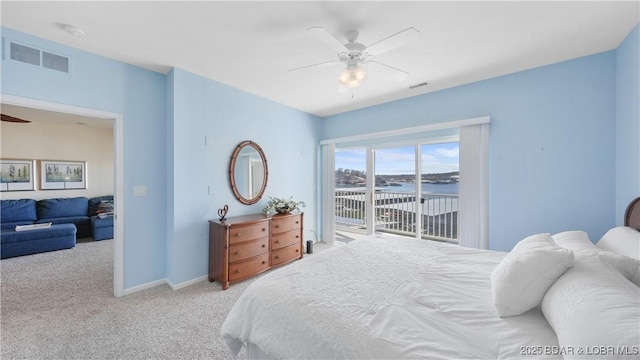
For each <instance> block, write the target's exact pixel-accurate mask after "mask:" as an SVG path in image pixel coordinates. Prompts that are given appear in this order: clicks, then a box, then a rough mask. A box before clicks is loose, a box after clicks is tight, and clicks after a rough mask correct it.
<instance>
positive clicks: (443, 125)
mask: <svg viewBox="0 0 640 360" xmlns="http://www.w3.org/2000/svg"><path fill="white" fill-rule="evenodd" d="M490 122H491V119H490V118H489V116H481V117H477V118H471V119H464V120H454V121H446V122H440V123H435V124H427V125H421V126H414V127H409V128H402V129H395V130H387V131H380V132H374V133H369V134H361V135H352V136H345V137H340V138H334V139H327V140H321V141H320V145H326V144H336V143H341V142H350V141H360V140H369V139H376V138H382V137H391V136H399V135H408V134H413V133H417V132H426V131H435V130H444V129H453V128H459V127H462V126H468V125H478V124H488V123H490Z"/></svg>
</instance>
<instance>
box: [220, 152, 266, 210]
mask: <svg viewBox="0 0 640 360" xmlns="http://www.w3.org/2000/svg"><path fill="white" fill-rule="evenodd" d="M246 147H253V148H254V149H255V150H256V151H257V152H258V154H259V155H260V158H261V160H262V167H263V170H264V171H263V176H262V186H261V187H260V191H258V193H257V194H256V195H255V196H254V197H252V198H250V199H248V198H246V197H244V195H243V194H242V193H240V191H239V190H238V184H237V182H236V176H235V169H236V161H237V160H238V156H239V154H240V151H242V149H244V148H246ZM268 179H269V169H268V168H267V157H266V156H265V155H264V151H262V148H261V147H260V146H259V145H258V144H256V143H254V142H253V141H248V140H247V141H243V142H241V143H240V144H238V146H236V148H235V150H233V154H231V161H230V162H229V183H230V184H231V190H232V191H233V195H235V197H236V199H238V201H240V202H241V203H243V204H245V205H252V204H255V203H257V202H258V201H260V199H261V198H262V196H263V195H264V191H265V190H266V188H267V180H268ZM249 195H250V194H249Z"/></svg>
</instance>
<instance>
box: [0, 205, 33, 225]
mask: <svg viewBox="0 0 640 360" xmlns="http://www.w3.org/2000/svg"><path fill="white" fill-rule="evenodd" d="M0 203H1V204H2V207H1V210H0V211H1V213H0V221H2V223H3V224H4V223H22V224H17V225H25V224H29V222H31V223H33V222H34V221H36V219H37V218H38V217H37V214H36V201H35V200H33V199H20V200H0ZM13 227H15V225H14V226H13Z"/></svg>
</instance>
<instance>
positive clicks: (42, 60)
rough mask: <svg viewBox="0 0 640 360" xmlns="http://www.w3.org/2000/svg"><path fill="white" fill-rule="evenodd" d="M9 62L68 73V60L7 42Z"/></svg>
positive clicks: (64, 57)
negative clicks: (13, 61)
mask: <svg viewBox="0 0 640 360" xmlns="http://www.w3.org/2000/svg"><path fill="white" fill-rule="evenodd" d="M9 54H10V55H9V57H10V58H11V60H15V61H20V62H23V63H27V64H31V65H35V66H41V67H43V68H47V69H51V70H56V71H61V72H64V73H69V58H68V57H66V56H62V55H57V54H53V53H50V52H48V51H44V50H40V49H36V48H33V47H30V46H26V45H21V44H17V43H14V42H9Z"/></svg>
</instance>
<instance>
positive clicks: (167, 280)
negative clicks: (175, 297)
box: [165, 275, 209, 291]
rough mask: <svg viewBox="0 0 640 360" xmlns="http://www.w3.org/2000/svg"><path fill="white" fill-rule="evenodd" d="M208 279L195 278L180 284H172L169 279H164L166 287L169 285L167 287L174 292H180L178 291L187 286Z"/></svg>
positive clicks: (202, 277)
mask: <svg viewBox="0 0 640 360" xmlns="http://www.w3.org/2000/svg"><path fill="white" fill-rule="evenodd" d="M208 277H209V276H208V275H202V276H200V277H197V278H195V279H191V280H187V281H183V282H181V283H179V284H174V283H172V282H171V280H169V279H165V280H166V283H167V285H169V287H170V288H171V289H173V290H174V291H175V290H180V289H182V288H185V287H187V286H191V285H193V284H196V283H199V282H202V281H205V280H207V278H208Z"/></svg>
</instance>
